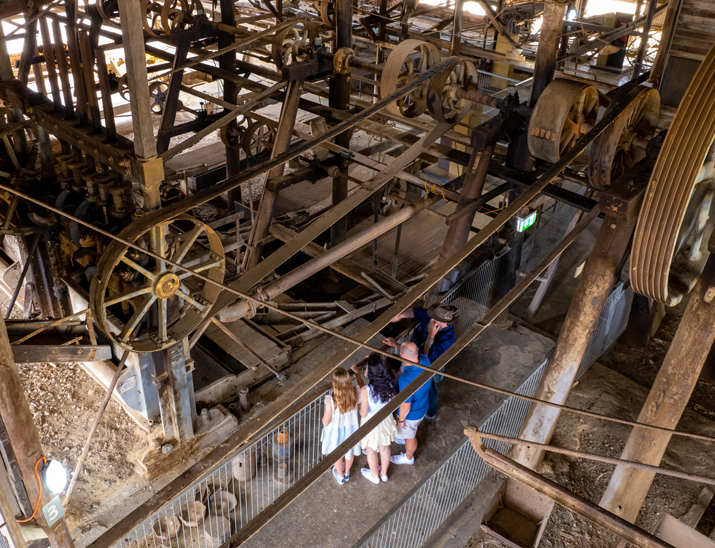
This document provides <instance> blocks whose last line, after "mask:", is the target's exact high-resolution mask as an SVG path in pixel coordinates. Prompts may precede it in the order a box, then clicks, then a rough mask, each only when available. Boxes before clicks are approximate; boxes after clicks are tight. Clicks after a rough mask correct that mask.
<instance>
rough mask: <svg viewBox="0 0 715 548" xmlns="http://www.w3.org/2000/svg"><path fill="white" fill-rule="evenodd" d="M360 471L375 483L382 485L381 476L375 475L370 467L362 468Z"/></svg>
mask: <svg viewBox="0 0 715 548" xmlns="http://www.w3.org/2000/svg"><path fill="white" fill-rule="evenodd" d="M360 473H361V474H362V475H363V476H365V477H366V478H367V479H369V480H370V481H371V482H372V483H374V484H375V485H380V478H376V477H375V476H373V475H372V472H371V471H370V469H369V468H360Z"/></svg>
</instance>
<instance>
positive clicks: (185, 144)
mask: <svg viewBox="0 0 715 548" xmlns="http://www.w3.org/2000/svg"><path fill="white" fill-rule="evenodd" d="M285 85H286V82H278V83H277V84H275V85H273V86H271V87H270V88H268V89H266V90H264V91H263V92H262V93H259V94H258V95H256V96H254V97H253V98H251V99H249V100H248V101H246V102H245V103H243V104H242V105H240V106H237V107H236V108H234V109H233V110H232V111H230V112H229V113H228V114H226V115H224V116H222V117H221V118H219V119H218V120H216V121H215V122H213V123H211V124H209V125H208V126H206V127H205V128H204V129H202V130H201V131H199V132H197V133H196V134H195V135H192V136H191V137H189V138H188V139H186V140H185V141H182V142H181V143H179V144H178V145H176V146H175V147H174V148H171V149H169V150H167V151H166V152H163V153H161V154H159V158H161V159H162V160H165V161H166V160H168V159H169V158H173V157H174V156H176V155H177V154H179V153H180V152H182V151H184V150H186V149H187V148H189V147H191V146H194V145H195V144H196V143H198V142H199V141H200V140H201V139H203V138H204V137H206V136H207V135H210V134H211V133H213V132H214V131H216V130H217V129H219V128H221V127H222V126H225V125H226V124H227V123H229V122H230V121H231V120H233V119H234V118H236V117H238V116H240V115H241V114H243V113H245V112H248V111H250V110H251V109H252V108H255V107H256V105H258V104H260V103H261V102H263V101H265V100H266V99H268V98H269V97H270V96H271V95H273V94H274V93H276V92H277V91H278V90H279V89H280V88H282V87H284V86H285ZM237 186H238V185H237ZM179 203H181V202H179Z"/></svg>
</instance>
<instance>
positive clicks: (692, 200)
mask: <svg viewBox="0 0 715 548" xmlns="http://www.w3.org/2000/svg"><path fill="white" fill-rule="evenodd" d="M714 142H715V47H713V48H712V49H711V50H710V53H708V55H707V57H706V58H705V60H704V61H703V62H702V63H701V64H700V68H699V69H698V71H697V72H696V73H695V76H694V77H693V79H692V80H691V82H690V85H689V86H688V90H687V91H686V92H685V96H684V97H683V100H682V101H681V103H680V106H679V107H678V110H677V112H676V114H675V117H674V118H673V123H672V124H671V125H670V129H669V130H668V134H667V135H666V137H665V140H664V141H663V146H662V148H661V150H660V154H659V155H658V159H657V160H656V163H655V167H654V168H653V173H652V174H651V178H650V182H649V183H648V188H647V189H646V194H645V197H644V200H643V206H642V207H641V211H640V214H639V215H638V224H637V225H636V232H635V236H634V238H633V251H632V252H631V263H630V275H631V283H632V284H633V289H634V290H635V291H636V292H637V293H640V294H641V295H645V296H646V297H650V298H651V299H654V300H656V301H658V302H661V303H665V304H666V305H668V306H674V305H676V304H677V303H678V302H680V301H681V300H682V298H683V297H684V296H685V295H686V294H687V293H688V292H689V291H690V290H691V289H692V288H693V287H694V285H695V282H696V281H697V278H698V276H699V275H700V273H701V272H702V268H703V266H704V261H703V260H702V259H701V256H700V244H701V242H702V241H703V240H704V239H705V236H706V235H705V234H703V230H704V227H705V220H706V219H707V217H708V214H709V211H710V202H711V200H712V185H713V177H715V170H714V169H713V163H714V162H715V150H714V145H713V143H714ZM688 246H689V250H688ZM686 251H687V253H685V252H686Z"/></svg>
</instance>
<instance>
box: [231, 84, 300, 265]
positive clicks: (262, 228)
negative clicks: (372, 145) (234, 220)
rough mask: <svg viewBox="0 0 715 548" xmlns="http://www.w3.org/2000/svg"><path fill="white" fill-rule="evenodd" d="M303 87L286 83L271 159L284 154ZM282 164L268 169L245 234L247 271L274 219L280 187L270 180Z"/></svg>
mask: <svg viewBox="0 0 715 548" xmlns="http://www.w3.org/2000/svg"><path fill="white" fill-rule="evenodd" d="M302 90H303V82H302V81H298V80H292V81H291V82H289V83H288V89H287V90H286V94H285V100H284V101H283V107H282V108H281V116H280V119H279V121H278V129H277V130H276V136H275V139H274V142H273V149H272V150H271V158H275V157H276V156H278V155H279V154H282V153H284V152H285V151H286V150H288V148H289V147H290V140H291V137H292V136H293V129H294V128H295V120H296V117H297V116H298V104H299V102H300V95H301V92H302ZM284 169H285V164H280V165H277V166H275V167H273V168H271V169H269V170H268V172H267V173H266V175H265V181H264V184H263V194H262V195H261V201H260V204H259V205H258V211H257V213H256V218H255V221H254V223H253V226H252V227H251V233H250V235H249V237H248V246H247V250H246V254H245V256H244V263H243V267H244V268H245V269H247V270H250V269H252V268H254V267H255V266H256V265H257V264H258V262H259V261H260V260H261V252H262V251H263V241H264V240H265V239H266V238H267V237H268V231H269V229H270V226H271V223H272V222H273V212H274V210H275V207H276V201H277V200H278V193H279V191H280V189H278V188H275V187H274V186H273V181H274V180H275V179H276V178H278V177H280V176H281V175H283V171H284Z"/></svg>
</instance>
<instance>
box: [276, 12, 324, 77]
mask: <svg viewBox="0 0 715 548" xmlns="http://www.w3.org/2000/svg"><path fill="white" fill-rule="evenodd" d="M318 37H319V35H318V30H317V29H316V28H315V25H313V24H312V23H310V22H308V21H298V22H296V23H294V24H293V25H290V26H288V27H286V28H284V29H281V30H279V31H278V32H277V33H276V34H275V35H274V36H273V38H272V40H271V55H272V56H273V61H274V62H275V64H276V67H277V68H278V70H280V69H282V68H283V67H284V66H286V65H291V64H293V63H298V62H300V61H305V60H307V59H308V54H307V53H305V51H306V50H307V49H309V48H311V47H313V44H315V41H316V40H317V39H318Z"/></svg>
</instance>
